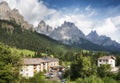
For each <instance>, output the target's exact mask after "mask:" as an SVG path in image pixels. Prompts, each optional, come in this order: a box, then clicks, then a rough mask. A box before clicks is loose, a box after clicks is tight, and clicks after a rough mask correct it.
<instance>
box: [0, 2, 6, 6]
mask: <svg viewBox="0 0 120 83" xmlns="http://www.w3.org/2000/svg"><path fill="white" fill-rule="evenodd" d="M0 5H5V6H8V3H7V2H6V1H2V2H1V3H0Z"/></svg>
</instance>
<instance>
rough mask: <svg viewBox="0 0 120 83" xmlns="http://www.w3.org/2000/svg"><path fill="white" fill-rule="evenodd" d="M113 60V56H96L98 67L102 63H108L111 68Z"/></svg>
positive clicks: (113, 65)
mask: <svg viewBox="0 0 120 83" xmlns="http://www.w3.org/2000/svg"><path fill="white" fill-rule="evenodd" d="M115 60H116V58H115V57H114V56H103V57H100V58H98V67H100V66H101V65H102V64H110V65H111V68H114V67H115Z"/></svg>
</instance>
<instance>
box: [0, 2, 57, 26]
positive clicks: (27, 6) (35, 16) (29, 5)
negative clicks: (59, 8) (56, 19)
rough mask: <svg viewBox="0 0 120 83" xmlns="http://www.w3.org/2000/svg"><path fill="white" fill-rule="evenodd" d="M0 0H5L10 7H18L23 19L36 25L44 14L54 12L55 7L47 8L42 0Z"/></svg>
mask: <svg viewBox="0 0 120 83" xmlns="http://www.w3.org/2000/svg"><path fill="white" fill-rule="evenodd" d="M1 1H7V2H8V4H9V6H10V7H11V8H12V9H13V8H17V9H19V11H20V13H21V14H22V15H23V16H24V18H25V20H27V21H28V22H29V23H31V24H34V25H37V24H38V22H39V21H40V20H42V19H44V17H45V16H47V15H51V14H53V13H54V12H56V10H55V9H49V8H48V7H46V6H45V5H44V4H43V3H42V1H41V2H38V0H0V2H1Z"/></svg>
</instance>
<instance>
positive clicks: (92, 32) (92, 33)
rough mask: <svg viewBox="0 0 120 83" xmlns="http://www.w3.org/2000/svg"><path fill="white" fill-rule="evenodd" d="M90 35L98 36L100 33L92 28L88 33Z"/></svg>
mask: <svg viewBox="0 0 120 83" xmlns="http://www.w3.org/2000/svg"><path fill="white" fill-rule="evenodd" d="M88 36H91V37H95V36H96V37H98V36H99V35H98V33H97V32H96V31H95V30H94V31H93V30H92V31H91V32H90V33H89V34H88Z"/></svg>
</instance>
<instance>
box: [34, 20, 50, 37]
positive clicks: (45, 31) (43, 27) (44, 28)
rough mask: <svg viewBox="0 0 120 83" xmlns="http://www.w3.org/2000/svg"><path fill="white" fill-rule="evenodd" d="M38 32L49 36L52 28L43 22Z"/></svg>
mask: <svg viewBox="0 0 120 83" xmlns="http://www.w3.org/2000/svg"><path fill="white" fill-rule="evenodd" d="M36 31H37V32H38V33H41V34H45V35H49V34H50V33H51V32H52V27H51V26H49V25H47V24H46V23H45V21H43V20H41V21H40V22H39V24H38V26H37V27H36Z"/></svg>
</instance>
